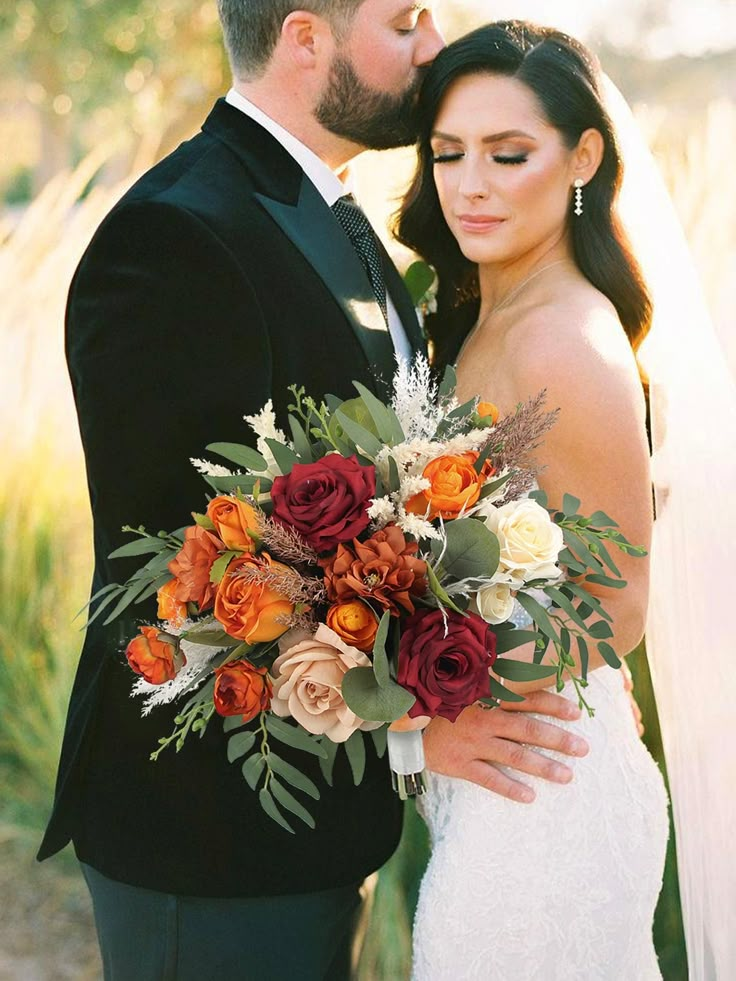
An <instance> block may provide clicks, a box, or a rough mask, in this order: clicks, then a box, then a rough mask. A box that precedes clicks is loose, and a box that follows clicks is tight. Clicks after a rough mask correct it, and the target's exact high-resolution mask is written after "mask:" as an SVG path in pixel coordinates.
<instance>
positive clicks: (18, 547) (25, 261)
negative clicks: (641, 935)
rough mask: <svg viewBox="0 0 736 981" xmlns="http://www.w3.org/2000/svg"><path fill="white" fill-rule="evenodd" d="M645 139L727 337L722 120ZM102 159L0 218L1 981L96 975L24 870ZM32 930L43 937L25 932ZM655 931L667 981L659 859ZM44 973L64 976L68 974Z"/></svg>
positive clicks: (729, 211)
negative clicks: (75, 344) (82, 276)
mask: <svg viewBox="0 0 736 981" xmlns="http://www.w3.org/2000/svg"><path fill="white" fill-rule="evenodd" d="M644 125H645V128H646V131H647V132H648V134H649V135H650V139H651V142H652V145H653V148H654V150H655V153H656V156H657V158H658V160H659V162H660V165H661V167H662V169H663V173H664V174H665V177H666V179H667V182H668V184H669V186H670V189H671V190H672V193H673V196H674V199H675V203H676V205H677V207H678V210H679V213H680V215H681V218H682V220H683V223H684V225H685V228H686V231H687V233H688V237H689V240H690V242H691V244H692V247H693V253H694V256H695V259H696V263H697V264H698V266H699V268H700V270H701V272H702V275H703V279H704V284H705V286H706V290H707V293H708V296H709V298H710V301H711V304H712V308H713V310H714V311H715V312H717V313H719V312H720V313H721V314H722V316H721V323H722V326H723V329H724V337H726V336H727V335H726V333H725V328H726V327H729V326H730V316H731V315H730V309H731V307H730V302H729V300H728V297H729V289H731V284H732V281H733V269H734V264H735V263H736V189H731V190H730V191H729V190H728V189H727V188H724V187H723V185H721V186H722V192H721V193H719V194H718V195H713V194H712V193H711V192H712V188H713V181H714V180H715V179H716V175H717V173H718V170H717V166H716V164H715V163H714V161H715V160H720V161H723V160H727V159H731V158H732V157H733V156H734V155H736V110H734V108H733V106H731V105H729V104H724V103H718V104H714V105H713V106H711V108H710V110H709V112H707V113H705V114H703V115H702V116H701V117H700V119H699V120H698V122H697V124H696V125H693V126H691V127H689V128H688V129H687V131H686V132H683V130H682V127H681V126H680V125H674V124H671V123H670V121H669V120H668V117H667V115H666V114H664V113H652V112H649V113H648V114H647V116H646V117H645V118H644ZM108 152H110V151H109V148H106V147H100V148H99V149H98V150H97V151H95V152H94V153H93V154H92V155H91V156H90V157H88V158H86V159H85V160H84V161H83V163H82V164H81V165H80V166H79V167H78V168H77V169H76V170H75V171H73V172H65V173H61V174H59V175H57V177H55V178H54V179H53V180H52V181H51V182H50V183H49V184H48V185H47V186H46V188H45V189H44V190H43V191H42V192H41V194H40V195H39V196H38V197H37V198H36V200H35V201H34V202H33V203H32V204H31V205H30V206H29V207H28V208H26V209H25V210H23V211H21V212H15V213H11V212H7V213H6V214H5V215H3V216H0V296H2V297H3V301H2V305H1V307H0V365H2V371H3V377H2V384H0V414H1V415H2V419H3V425H2V427H0V455H1V456H0V458H1V459H2V469H1V470H0V778H2V781H3V786H4V794H3V796H2V802H1V803H0V884H4V883H9V884H10V885H9V886H7V888H6V889H5V890H4V891H5V894H6V895H7V890H8V888H9V889H11V890H12V893H13V900H14V901H13V902H12V903H11V904H10V905H12V906H13V909H14V914H13V915H12V916H9V917H7V918H5V920H4V922H3V920H2V918H0V979H2V978H5V977H7V978H23V977H28V978H32V979H34V981H35V979H43V978H57V977H75V978H83V977H89V978H94V977H95V976H97V975H98V973H99V968H98V962H97V955H96V952H95V950H94V943H93V937H92V932H91V931H92V927H91V920H90V915H89V904H88V901H87V898H86V894H85V892H84V888H83V886H82V885H81V882H80V880H79V879H78V877H76V875H75V872H74V868H73V864H72V862H71V861H70V860H61V861H58V860H57V861H56V862H55V863H54V864H53V865H51V866H49V865H47V866H44V867H43V868H42V869H38V867H36V866H34V865H33V861H32V855H33V851H34V848H35V846H36V844H37V842H38V838H39V835H40V832H41V830H42V828H43V826H44V823H45V820H46V817H47V814H48V809H49V806H50V801H51V797H52V793H53V781H54V774H55V769H56V762H57V755H58V748H59V744H60V738H61V733H62V728H63V722H64V716H65V711H66V704H67V699H68V694H69V690H70V686H71V681H72V678H73V673H74V670H75V667H76V661H77V657H78V653H79V649H80V646H81V634H80V632H79V621H77V622H73V617H74V615H75V613H76V612H77V611H78V609H79V608H80V607H81V606H82V604H83V603H84V602H85V600H86V596H87V592H88V588H89V581H90V575H91V543H90V522H89V515H88V510H87V499H86V488H85V480H84V471H83V463H82V458H81V449H80V446H79V441H78V437H77V434H76V421H75V417H74V413H73V407H72V402H71V395H70V392H69V386H68V381H67V377H66V370H65V367H64V362H63V350H62V328H61V325H62V321H63V309H64V302H65V296H66V292H67V289H68V285H69V281H70V279H71V275H72V273H73V270H74V268H75V266H76V263H77V261H78V259H79V257H80V255H81V253H82V251H83V249H84V246H85V244H86V242H87V241H88V239H89V237H90V235H91V234H92V232H93V230H94V228H95V227H96V225H97V224H98V223H99V221H100V219H101V217H102V216H103V215H104V213H105V212H106V211H107V210H108V208H109V207H110V205H111V203H112V202H113V201H114V200H115V199H116V198H117V196H118V195H119V194H120V193H121V190H122V185H117V186H114V187H110V186H107V187H102V186H100V187H93V188H92V190H90V186H91V184H92V183H93V177H94V175H95V173H96V171H97V169H98V168H99V166H100V164H101V163H102V162H103V160H104V159H105V156H106V154H107V153H108ZM409 168H410V161H409V160H408V158H407V156H406V154H404V155H401V154H399V155H389V154H386V155H383V156H382V157H376V156H374V155H367V157H366V159H365V160H363V161H361V162H360V163H359V165H358V168H357V169H358V171H359V174H358V177H359V180H361V179H362V182H363V187H365V189H366V193H365V198H366V205H367V210H368V211H369V213H370V214H371V216H372V217H373V219H374V220H375V221H376V222H378V223H380V222H381V221H383V220H384V219H385V217H386V215H387V214H388V213H389V212H390V211H391V210H392V208H393V206H394V203H395V197H396V195H397V194H398V193H399V191H400V188H401V186H402V184H403V182H404V180H405V176H406V174H407V173H408V170H409ZM361 175H362V178H361ZM368 178H370V181H371V183H370V185H369V186H366V180H368ZM392 199H394V200H392ZM728 336H729V337H730V334H728ZM724 346H725V347H726V348H727V349H728V348H729V345H728V343H726V344H725V345H724ZM730 350H731V351H733V348H731V349H730ZM631 666H632V669H633V671H634V673H635V675H636V682H637V685H636V691H637V695H638V697H639V700H640V702H641V703H642V708H643V712H644V716H645V723H646V726H647V736H646V738H647V740H648V741H649V744H650V747H651V749H652V752H653V754H654V755H655V757H657V758H658V759H661V745H660V744H659V740H658V732H657V726H656V717H655V713H654V708H653V699H652V695H651V688H650V685H649V682H648V675H647V671H646V664H645V659H644V657H643V656H642V655H639V656H637V657H636V658H632V659H631ZM426 849H427V844H426V835H425V833H424V829H423V826H422V825H421V822H419V820H418V819H417V818H416V816H415V815H414V814H413V812H412V813H410V814H409V815H408V818H407V824H406V832H405V835H404V840H403V843H402V847H401V848H400V850H399V852H398V853H397V854H396V855H395V856H394V858H393V859H392V860H391V861H390V862H389V864H388V865H387V867H386V868H385V869H384V870H383V871H382V873H381V875H380V877H379V880H378V885H377V887H376V893H375V901H374V907H373V916H372V920H371V922H370V925H369V927H368V931H367V937H366V943H365V946H364V950H363V956H362V960H361V970H360V977H361V979H362V981H401V979H403V978H406V977H408V963H409V956H410V927H411V916H412V911H413V906H414V903H415V900H416V890H417V884H418V878H419V876H420V874H421V868H422V864H423V862H424V860H425V857H426ZM39 897H42V898H43V900H44V902H45V903H46V905H45V906H39ZM24 911H25V913H24ZM39 918H40V920H41V922H42V923H43V924H44V926H43V928H42V929H38V928H37V926H34V924H37V923H38V922H39ZM656 932H657V945H658V949H659V951H660V956H661V960H662V969H663V974H664V977H665V979H666V981H680V979H684V978H685V977H686V971H685V968H684V962H683V952H682V938H681V934H680V924H679V913H678V902H677V894H676V879H675V877H674V867H673V866H672V864H671V862H670V864H669V865H668V872H667V879H666V882H665V888H664V891H663V900H662V903H661V904H660V910H659V913H658V919H657V927H656ZM24 945H25V946H24ZM26 948H27V949H26ZM60 964H61V965H62V966H63V965H64V964H67V965H72V966H71V967H68V970H69V971H70V972H71V973H64V972H65V971H67V968H62V967H59V965H60ZM54 965H56V966H54ZM74 971H76V972H77V973H74Z"/></svg>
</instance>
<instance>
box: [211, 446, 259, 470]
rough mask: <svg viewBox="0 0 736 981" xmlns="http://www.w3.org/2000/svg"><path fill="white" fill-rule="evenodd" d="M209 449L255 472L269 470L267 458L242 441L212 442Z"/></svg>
mask: <svg viewBox="0 0 736 981" xmlns="http://www.w3.org/2000/svg"><path fill="white" fill-rule="evenodd" d="M207 449H208V450H209V451H210V453H217V455H218V456H222V457H224V458H225V459H226V460H229V461H230V462H231V463H237V465H238V466H239V467H245V469H246V470H252V471H254V473H265V472H266V470H268V462H267V461H266V458H265V457H263V456H261V454H260V453H259V452H258V451H257V450H254V449H252V448H251V447H250V446H244V445H243V444H242V443H210V444H209V446H208V447H207Z"/></svg>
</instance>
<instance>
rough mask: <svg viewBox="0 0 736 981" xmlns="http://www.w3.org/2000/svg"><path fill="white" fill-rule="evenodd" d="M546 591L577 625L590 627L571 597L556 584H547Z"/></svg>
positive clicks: (584, 628) (583, 628)
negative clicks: (555, 585)
mask: <svg viewBox="0 0 736 981" xmlns="http://www.w3.org/2000/svg"><path fill="white" fill-rule="evenodd" d="M544 592H545V593H546V594H547V596H549V598H550V599H551V600H553V602H555V603H556V604H557V606H559V607H560V609H562V610H564V611H565V613H567V615H568V616H569V617H570V619H571V620H572V622H573V623H574V624H575V625H576V626H578V627H580V629H581V630H587V629H588V628H587V627H586V625H585V620H584V619H583V618H582V616H581V615H580V612H579V611H578V610H576V609H575V607H574V606H573V602H572V600H571V599H570V597H569V596H565V594H564V593H563V592H562V590H561V589H557V588H555V587H554V586H545V587H544Z"/></svg>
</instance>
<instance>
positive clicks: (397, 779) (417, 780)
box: [388, 729, 427, 800]
mask: <svg viewBox="0 0 736 981" xmlns="http://www.w3.org/2000/svg"><path fill="white" fill-rule="evenodd" d="M388 761H389V766H390V767H391V783H392V784H393V788H394V790H395V791H396V792H397V794H398V795H399V797H400V798H401V799H402V800H407V798H409V797H416V796H418V795H420V794H423V793H424V792H425V791H426V789H427V783H426V780H425V776H424V742H423V739H422V731H421V730H420V729H415V730H414V731H413V732H395V731H394V730H393V729H389V731H388Z"/></svg>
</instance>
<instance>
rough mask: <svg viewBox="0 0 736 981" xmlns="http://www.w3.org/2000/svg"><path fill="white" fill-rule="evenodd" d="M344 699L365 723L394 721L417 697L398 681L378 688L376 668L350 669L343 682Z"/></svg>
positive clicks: (406, 710)
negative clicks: (398, 683) (374, 672)
mask: <svg viewBox="0 0 736 981" xmlns="http://www.w3.org/2000/svg"><path fill="white" fill-rule="evenodd" d="M342 696H343V698H344V699H345V703H346V705H347V706H348V708H349V709H351V711H353V712H355V714H356V715H357V716H358V718H359V719H365V721H366V722H395V721H396V719H400V718H401V716H402V715H404V714H405V713H406V712H408V711H409V709H410V708H411V707H412V705H413V704H414V702H415V701H416V698H415V697H414V695H412V694H410V692H408V691H406V690H405V689H404V688H402V687H401V686H400V685H397V684H396V682H395V681H391V682H390V683H389V684H387V685H379V684H378V682H377V681H376V676H375V675H374V674H373V668H362V667H359V668H351V669H350V670H349V671H348V672H347V673H346V674H345V675H344V676H343V679H342Z"/></svg>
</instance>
